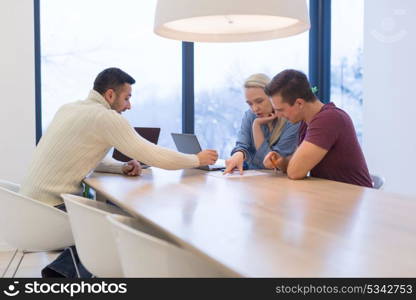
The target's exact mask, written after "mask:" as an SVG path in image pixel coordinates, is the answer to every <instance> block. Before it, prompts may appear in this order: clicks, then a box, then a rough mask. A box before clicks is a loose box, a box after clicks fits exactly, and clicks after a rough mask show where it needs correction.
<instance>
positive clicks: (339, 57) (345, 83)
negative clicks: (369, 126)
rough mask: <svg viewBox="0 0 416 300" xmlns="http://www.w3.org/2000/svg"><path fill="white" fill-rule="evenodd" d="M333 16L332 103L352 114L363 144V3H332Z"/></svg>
mask: <svg viewBox="0 0 416 300" xmlns="http://www.w3.org/2000/svg"><path fill="white" fill-rule="evenodd" d="M346 11H347V12H348V13H345V12H346ZM331 15H332V16H331V18H332V25H331V26H332V28H331V35H332V36H331V44H332V46H331V101H332V102H334V103H335V104H336V105H337V106H338V107H340V108H342V109H344V110H345V111H346V112H347V113H348V114H349V115H350V117H351V118H352V120H353V122H354V126H355V130H356V131H357V136H358V140H359V141H360V143H361V142H362V127H363V35H364V1H363V0H336V1H332V11H331Z"/></svg>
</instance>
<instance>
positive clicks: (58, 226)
mask: <svg viewBox="0 0 416 300" xmlns="http://www.w3.org/2000/svg"><path fill="white" fill-rule="evenodd" d="M18 190H19V185H17V184H14V183H11V182H8V181H2V180H0V237H1V238H2V239H3V240H4V241H5V242H6V243H7V244H9V245H10V246H12V247H15V248H17V249H19V250H24V251H50V250H59V249H64V248H66V247H69V246H71V245H73V244H74V239H73V237H72V232H71V227H70V225H69V219H68V215H67V214H66V213H64V212H63V211H61V210H59V209H56V208H54V207H52V206H49V205H46V204H44V203H42V202H40V201H37V200H34V199H31V198H29V197H26V196H23V195H20V194H19V193H18Z"/></svg>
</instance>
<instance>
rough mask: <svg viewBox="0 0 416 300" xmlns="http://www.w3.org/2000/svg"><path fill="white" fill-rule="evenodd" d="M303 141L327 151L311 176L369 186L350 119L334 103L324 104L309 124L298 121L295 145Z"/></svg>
mask: <svg viewBox="0 0 416 300" xmlns="http://www.w3.org/2000/svg"><path fill="white" fill-rule="evenodd" d="M304 140H305V141H308V142H310V143H312V144H314V145H316V146H319V147H321V148H323V149H325V150H328V153H327V154H326V155H325V156H324V158H323V159H322V160H321V161H320V162H319V163H318V164H317V165H316V166H315V167H314V168H313V169H312V170H311V176H313V177H319V178H325V179H329V180H335V181H341V182H346V183H351V184H356V185H361V186H366V187H373V185H372V183H371V177H370V174H369V173H368V168H367V164H366V162H365V158H364V154H363V152H362V151H361V147H360V144H359V143H358V140H357V136H356V134H355V129H354V125H353V124H352V121H351V118H350V117H349V116H348V114H347V113H346V112H344V111H343V110H342V109H339V108H337V107H336V106H335V104H334V103H328V104H325V105H324V106H323V107H322V109H321V110H320V111H319V112H318V113H317V114H316V115H315V116H314V117H313V119H312V120H311V122H310V123H309V125H307V124H306V122H302V124H301V125H300V129H299V144H300V143H302V141H304Z"/></svg>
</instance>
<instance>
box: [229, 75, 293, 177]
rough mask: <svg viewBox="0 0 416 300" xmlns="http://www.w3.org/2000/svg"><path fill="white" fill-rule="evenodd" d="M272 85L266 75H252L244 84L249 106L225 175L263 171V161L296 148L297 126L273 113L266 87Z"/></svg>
mask: <svg viewBox="0 0 416 300" xmlns="http://www.w3.org/2000/svg"><path fill="white" fill-rule="evenodd" d="M269 82H270V78H269V77H267V75H265V74H253V75H251V76H250V77H249V78H247V80H246V81H245V82H244V92H245V98H246V103H247V104H248V106H249V107H250V109H249V110H247V111H246V112H245V114H244V117H243V120H242V122H241V128H240V131H239V132H238V137H237V142H236V145H235V147H234V149H233V150H232V151H231V157H230V158H229V159H227V160H226V169H225V171H224V174H227V173H231V172H233V171H234V170H235V169H238V171H239V172H240V174H243V169H264V165H263V160H264V157H265V156H266V155H267V154H268V153H269V152H271V151H274V152H277V153H278V154H279V155H280V156H283V157H287V156H289V155H291V154H292V153H293V152H294V151H295V149H296V145H297V138H298V128H299V125H298V124H292V123H290V122H288V121H287V120H286V119H284V118H281V117H279V116H278V114H277V113H275V112H274V111H273V107H272V104H271V102H270V100H269V97H268V96H267V95H266V94H265V93H264V87H265V86H266V85H267V84H268V83H269Z"/></svg>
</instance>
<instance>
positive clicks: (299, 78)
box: [264, 69, 316, 105]
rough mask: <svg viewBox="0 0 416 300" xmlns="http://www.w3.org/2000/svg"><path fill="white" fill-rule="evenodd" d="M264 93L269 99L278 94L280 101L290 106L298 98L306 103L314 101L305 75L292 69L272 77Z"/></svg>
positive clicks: (314, 98)
mask: <svg viewBox="0 0 416 300" xmlns="http://www.w3.org/2000/svg"><path fill="white" fill-rule="evenodd" d="M264 92H265V93H266V95H267V96H269V97H272V96H274V95H276V94H280V96H281V97H282V101H283V102H286V103H289V104H290V105H293V104H295V101H296V99H298V98H302V99H303V100H305V101H306V102H313V101H315V100H316V97H315V95H314V93H313V92H312V89H311V86H310V84H309V81H308V78H307V77H306V75H305V74H304V73H302V72H301V71H297V70H292V69H288V70H284V71H282V72H280V73H279V74H277V75H276V76H274V77H273V79H272V81H270V82H269V84H267V85H266V87H265V88H264Z"/></svg>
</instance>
